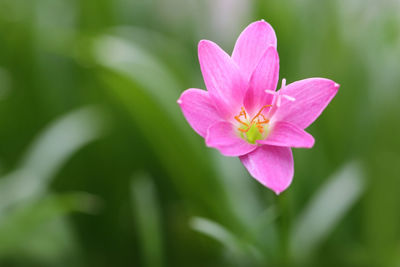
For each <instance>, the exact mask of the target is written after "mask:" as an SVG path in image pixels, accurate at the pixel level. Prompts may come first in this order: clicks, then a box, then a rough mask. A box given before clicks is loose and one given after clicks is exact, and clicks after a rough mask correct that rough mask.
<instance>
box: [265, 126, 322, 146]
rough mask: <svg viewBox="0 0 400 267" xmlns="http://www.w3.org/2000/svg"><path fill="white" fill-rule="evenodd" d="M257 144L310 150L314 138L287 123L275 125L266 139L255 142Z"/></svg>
mask: <svg viewBox="0 0 400 267" xmlns="http://www.w3.org/2000/svg"><path fill="white" fill-rule="evenodd" d="M257 143H259V144H265V145H272V146H285V147H304V148H311V147H312V146H313V145H314V137H312V135H311V134H309V133H307V132H306V131H304V130H303V129H301V128H299V127H297V126H296V125H293V124H290V123H288V122H284V121H280V122H277V123H275V125H274V126H273V128H272V130H271V133H270V134H269V135H268V137H267V139H265V140H259V141H257Z"/></svg>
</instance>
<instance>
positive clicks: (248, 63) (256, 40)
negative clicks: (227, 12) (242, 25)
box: [232, 20, 276, 81]
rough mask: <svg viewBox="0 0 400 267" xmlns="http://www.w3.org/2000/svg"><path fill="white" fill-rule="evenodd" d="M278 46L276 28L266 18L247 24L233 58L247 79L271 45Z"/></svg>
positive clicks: (237, 42)
mask: <svg viewBox="0 0 400 267" xmlns="http://www.w3.org/2000/svg"><path fill="white" fill-rule="evenodd" d="M271 45H272V46H274V47H276V36H275V32H274V29H273V28H272V27H271V25H269V24H268V23H267V22H265V21H264V20H261V21H256V22H253V23H252V24H250V25H249V26H247V28H246V29H244V31H243V32H242V33H241V34H240V36H239V38H238V39H237V41H236V44H235V48H234V49H233V53H232V58H233V60H234V61H235V62H236V63H237V64H238V66H239V68H240V70H241V72H242V73H243V74H244V78H245V79H246V81H248V80H249V79H250V76H251V74H252V73H253V71H254V69H255V67H256V66H257V64H258V62H259V61H260V59H261V57H262V56H263V55H264V52H265V50H266V49H267V48H268V47H269V46H271Z"/></svg>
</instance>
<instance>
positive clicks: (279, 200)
mask: <svg viewBox="0 0 400 267" xmlns="http://www.w3.org/2000/svg"><path fill="white" fill-rule="evenodd" d="M289 200H290V199H289V195H288V194H287V193H285V194H282V195H279V196H276V206H277V209H278V213H279V217H278V222H277V226H278V232H279V240H280V242H279V246H280V247H279V252H280V253H279V262H280V264H279V266H283V267H288V266H291V261H290V207H289V204H290V203H289Z"/></svg>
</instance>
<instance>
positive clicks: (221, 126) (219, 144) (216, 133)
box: [206, 121, 257, 156]
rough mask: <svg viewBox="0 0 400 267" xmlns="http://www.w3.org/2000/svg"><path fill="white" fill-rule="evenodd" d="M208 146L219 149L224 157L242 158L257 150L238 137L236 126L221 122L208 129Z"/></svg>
mask: <svg viewBox="0 0 400 267" xmlns="http://www.w3.org/2000/svg"><path fill="white" fill-rule="evenodd" d="M206 144H207V146H209V147H214V148H217V149H218V150H219V151H220V152H221V154H222V155H224V156H241V155H245V154H247V153H249V152H251V151H253V150H254V149H256V148H257V145H253V144H249V143H247V142H246V141H245V140H243V139H241V138H240V137H239V136H237V135H236V133H235V129H234V125H233V124H231V123H229V122H225V121H221V122H216V123H214V124H213V125H211V126H210V128H208V131H207V137H206Z"/></svg>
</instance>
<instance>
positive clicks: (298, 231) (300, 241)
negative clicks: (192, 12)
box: [291, 162, 364, 260]
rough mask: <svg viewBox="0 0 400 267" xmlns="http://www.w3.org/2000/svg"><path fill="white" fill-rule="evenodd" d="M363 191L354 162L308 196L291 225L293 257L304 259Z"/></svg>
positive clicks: (361, 175)
mask: <svg viewBox="0 0 400 267" xmlns="http://www.w3.org/2000/svg"><path fill="white" fill-rule="evenodd" d="M363 192H364V176H363V174H362V169H361V167H360V165H359V164H358V163H356V162H352V163H348V164H347V165H345V166H344V167H343V168H342V169H341V170H339V171H338V172H337V173H335V174H333V175H332V177H331V178H329V179H328V180H327V181H326V182H325V184H323V185H322V186H321V188H320V189H319V190H318V191H317V193H316V194H315V195H314V196H313V197H312V198H311V200H310V201H309V204H308V205H307V206H306V207H305V208H304V210H303V212H302V213H301V214H300V216H299V217H298V219H297V220H296V222H295V224H294V225H295V226H294V229H293V233H292V240H291V241H292V242H291V247H292V252H293V256H294V258H295V259H297V260H303V259H305V258H307V257H308V256H309V255H310V254H311V253H312V252H313V251H314V250H315V249H316V248H317V247H318V245H319V244H320V243H321V242H322V241H323V240H325V239H326V238H327V237H328V235H329V234H330V233H331V232H332V231H333V229H334V228H335V226H336V225H337V224H338V223H339V222H340V220H341V219H342V218H343V217H344V216H345V214H346V213H347V212H348V211H349V210H350V208H351V207H352V206H353V205H354V203H355V202H356V201H357V200H358V199H359V198H360V196H361V195H362V193H363Z"/></svg>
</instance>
